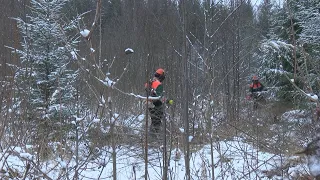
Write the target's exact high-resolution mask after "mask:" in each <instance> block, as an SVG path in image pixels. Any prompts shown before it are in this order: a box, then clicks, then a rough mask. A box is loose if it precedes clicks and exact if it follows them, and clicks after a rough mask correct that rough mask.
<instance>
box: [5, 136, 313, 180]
mask: <svg viewBox="0 0 320 180" xmlns="http://www.w3.org/2000/svg"><path fill="white" fill-rule="evenodd" d="M213 147H214V151H213V154H214V158H213V159H214V174H213V173H212V171H211V170H212V168H211V165H212V162H211V153H210V152H211V151H210V145H205V146H202V147H199V148H198V150H192V154H191V159H190V165H191V175H192V178H193V179H201V180H206V179H208V180H209V179H213V178H212V176H214V179H224V180H226V179H269V178H268V177H267V176H268V175H270V174H268V173H269V172H272V171H273V170H274V169H277V167H283V166H285V164H286V163H287V162H289V161H290V159H294V158H295V157H285V156H284V155H276V154H271V153H266V152H262V151H259V150H257V149H256V148H254V147H253V145H251V144H248V143H245V142H244V141H243V140H242V139H240V138H236V139H233V140H229V141H220V142H218V143H214V146H213ZM110 149H111V148H109V147H104V148H101V149H100V150H99V151H100V152H99V153H97V155H95V156H92V157H91V158H89V159H88V161H87V163H86V165H84V166H82V167H81V168H80V169H79V173H80V175H79V179H88V180H89V179H112V172H113V171H112V167H113V166H112V158H111V157H112V156H111V153H110ZM9 152H10V153H9ZM82 152H85V151H82ZM116 152H117V179H119V180H128V179H144V174H145V162H144V153H143V149H142V147H132V146H131V147H126V146H122V147H118V148H117V150H116ZM180 154H181V156H180V157H179V155H180ZM1 155H2V156H1V157H6V158H1V164H3V165H4V167H2V169H4V170H6V172H8V169H9V168H11V170H14V171H17V172H20V174H23V172H24V171H25V169H26V168H25V167H26V162H27V160H31V161H33V162H35V159H34V157H33V156H32V155H31V154H29V153H28V152H25V151H24V150H22V149H21V148H17V147H15V148H13V149H11V150H10V151H7V152H2V153H1ZM81 157H82V158H83V159H81V160H84V159H85V158H87V157H86V154H85V153H84V154H83V155H82V156H81ZM148 160H149V163H148V175H149V178H148V179H151V180H157V179H161V177H162V174H163V169H162V166H163V164H162V163H163V161H162V150H161V149H160V148H149V155H148ZM4 161H6V163H4ZM74 165H75V161H74V159H72V160H71V161H66V160H62V159H60V158H59V157H58V158H56V160H54V161H52V160H51V161H48V162H46V163H42V166H41V171H42V172H43V173H44V174H46V175H48V177H50V178H52V179H61V177H59V175H61V174H65V175H66V174H67V175H68V176H69V177H70V178H71V179H72V177H73V176H74V168H73V167H74ZM32 166H33V164H31V167H32ZM31 169H32V168H31ZM307 169H308V168H307V167H306V165H305V164H299V165H292V166H291V167H288V168H287V169H286V172H282V174H278V176H272V179H292V178H294V176H297V175H299V174H308V170H307ZM62 172H64V173H62ZM280 172H281V171H280ZM168 174H169V176H170V178H169V179H173V180H182V179H184V176H185V165H184V157H183V153H182V150H180V149H177V148H175V149H173V150H172V151H171V158H170V163H169V173H168ZM3 175H7V176H9V175H8V173H5V174H2V177H3ZM40 175H41V173H40ZM28 177H29V176H28ZM27 179H28V178H27ZM29 179H31V178H29ZM62 179H66V178H62Z"/></svg>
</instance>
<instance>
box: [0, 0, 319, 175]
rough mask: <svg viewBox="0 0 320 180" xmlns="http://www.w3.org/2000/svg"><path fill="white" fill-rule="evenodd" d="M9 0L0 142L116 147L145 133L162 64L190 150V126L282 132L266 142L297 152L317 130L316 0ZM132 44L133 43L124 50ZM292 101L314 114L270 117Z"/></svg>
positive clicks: (171, 114) (41, 151) (249, 133)
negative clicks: (142, 121)
mask: <svg viewBox="0 0 320 180" xmlns="http://www.w3.org/2000/svg"><path fill="white" fill-rule="evenodd" d="M1 4H2V6H1V7H0V14H1V25H0V32H1V34H0V36H1V37H0V47H1V49H0V52H1V53H0V81H1V87H0V89H1V94H0V99H1V100H0V110H1V112H0V113H1V114H0V117H1V121H0V124H1V129H0V138H1V147H2V148H5V147H7V146H12V145H14V146H19V147H25V146H26V145H33V146H34V147H35V150H34V151H35V152H37V153H36V156H37V163H40V162H41V160H43V159H48V158H49V157H50V155H51V154H52V153H54V152H55V151H56V148H57V147H56V144H55V145H53V144H52V143H54V142H58V144H59V147H60V146H61V147H63V149H64V150H63V152H59V153H62V154H67V153H66V152H67V150H66V149H68V150H70V151H72V152H73V153H74V154H76V156H77V159H76V162H77V164H80V162H79V161H80V160H79V159H78V156H79V151H80V150H79V149H78V147H79V144H81V143H83V142H90V143H88V144H90V145H88V147H89V148H91V149H93V150H94V148H95V147H101V146H104V145H111V146H112V147H113V148H114V149H116V147H117V145H119V144H122V143H124V144H128V143H129V144H130V143H132V142H136V141H138V140H137V139H139V138H137V137H134V136H133V135H132V134H130V133H132V132H133V131H138V132H139V133H138V134H139V136H140V138H141V137H144V133H143V128H140V129H139V128H137V127H135V123H136V121H137V117H140V115H145V117H146V118H148V115H147V114H148V112H147V111H146V108H145V103H144V100H143V99H142V98H139V97H140V96H137V95H142V96H144V95H145V90H144V83H145V82H147V81H148V80H149V79H150V78H151V77H152V76H153V73H154V71H155V70H156V69H157V68H160V67H161V68H163V69H165V72H166V79H165V81H164V89H165V97H166V98H168V99H173V100H174V104H173V105H171V106H169V107H167V109H166V114H167V116H166V119H167V121H166V122H169V123H168V124H167V126H168V127H170V128H172V129H174V131H170V132H171V133H172V134H174V135H172V134H171V135H172V136H171V138H172V139H170V142H172V143H177V141H178V142H179V143H182V144H183V145H184V153H185V154H189V153H190V151H192V147H193V145H194V144H192V143H191V144H189V141H188V138H189V137H190V136H192V137H194V139H195V140H194V141H193V143H195V144H206V143H210V142H211V144H212V143H213V141H215V139H221V138H227V137H234V136H245V137H246V138H248V139H251V141H257V144H260V143H261V144H262V145H264V143H266V142H260V141H263V140H261V139H267V137H265V136H268V135H272V134H277V137H276V139H277V141H276V143H278V145H279V144H280V145H279V146H277V147H274V148H279V149H272V150H271V148H270V147H269V148H268V149H266V151H272V152H275V151H280V150H281V152H282V151H285V150H284V149H286V150H288V151H289V152H292V151H295V150H297V149H299V147H302V146H303V145H304V144H305V143H306V142H308V141H310V140H311V139H313V137H315V136H316V135H317V131H318V125H317V124H318V121H319V116H320V109H319V107H318V99H317V95H318V93H319V90H320V84H319V82H320V79H319V78H320V76H319V70H320V66H319V63H318V62H319V58H320V57H319V56H320V54H319V50H320V49H319V48H320V46H319V43H320V31H319V29H320V3H319V1H318V0H294V1H293V0H287V1H272V0H264V1H262V2H260V1H256V0H220V1H219V0H203V1H199V0H180V1H174V0H149V1H146V0H52V1H44V0H2V1H1ZM127 48H131V49H132V50H133V51H134V53H132V54H126V53H125V49H127ZM253 75H257V76H258V77H259V78H260V81H261V82H262V83H263V84H264V85H265V86H266V88H267V92H266V93H265V101H264V102H263V104H262V105H261V107H260V108H258V109H254V110H253V109H252V101H250V100H249V99H246V97H247V95H248V94H249V91H248V89H249V84H250V83H251V77H252V76H253ZM291 110H298V111H299V113H300V114H299V116H303V118H305V119H310V120H311V122H310V123H309V124H307V125H305V124H304V125H301V124H299V125H296V126H294V127H292V128H291V129H290V128H289V129H286V130H283V129H282V130H281V133H280V132H278V130H279V129H277V132H274V131H272V130H270V129H269V126H271V125H274V124H275V123H276V124H277V123H279V124H281V122H282V120H283V115H284V114H285V113H287V112H288V111H291ZM301 112H303V113H302V115H301ZM257 116H258V120H259V119H260V120H262V122H260V123H266V124H264V125H263V126H262V127H261V126H259V127H257V124H258V123H257V121H256V120H257ZM130 118H131V119H132V121H129V123H128V121H123V120H124V119H130ZM138 119H139V118H138ZM281 125H283V124H281ZM279 126H280V125H279ZM283 126H286V125H283ZM290 127H291V126H290ZM179 128H180V129H181V128H183V129H184V131H183V132H181V131H179ZM258 128H261V129H258ZM266 129H267V130H270V131H271V132H265V131H267V130H266ZM273 130H274V129H273ZM262 132H263V134H264V135H261V134H260V133H262ZM289 132H295V133H294V135H295V140H294V142H293V140H292V142H291V140H288V141H287V139H290V138H291V135H292V133H289ZM258 135H259V136H262V137H259V138H257V136H258ZM173 136H174V137H173ZM44 137H46V138H44ZM77 137H78V138H77ZM273 138H275V137H273ZM177 139H179V140H177ZM289 141H290V142H289ZM70 142H71V143H70ZM268 143H270V142H268ZM262 145H261V146H262ZM190 146H191V150H190ZM75 147H76V148H75ZM264 148H266V147H264ZM61 151H62V150H61ZM113 152H114V153H115V151H113ZM186 158H189V157H188V156H187V155H186ZM186 169H187V171H186V174H188V173H190V172H189V171H188V165H187V164H186ZM189 176H190V175H189ZM74 177H77V173H76V174H75V176H74ZM114 177H115V176H114ZM186 177H188V175H186Z"/></svg>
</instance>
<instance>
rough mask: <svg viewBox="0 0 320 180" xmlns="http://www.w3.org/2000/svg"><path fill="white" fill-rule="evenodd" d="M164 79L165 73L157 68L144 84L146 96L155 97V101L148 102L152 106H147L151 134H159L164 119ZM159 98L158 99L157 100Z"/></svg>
mask: <svg viewBox="0 0 320 180" xmlns="http://www.w3.org/2000/svg"><path fill="white" fill-rule="evenodd" d="M164 79H165V72H164V70H163V69H161V68H159V69H157V70H156V72H155V74H154V77H153V79H152V80H150V81H149V82H148V83H146V84H145V89H146V91H147V95H148V96H151V97H157V99H152V98H150V99H151V100H149V101H150V102H152V104H151V105H150V106H149V112H150V116H151V126H150V131H151V132H152V133H159V132H160V128H161V124H162V119H163V118H164V106H163V102H162V98H161V97H162V96H163V85H162V81H163V80H164ZM158 97H159V98H158Z"/></svg>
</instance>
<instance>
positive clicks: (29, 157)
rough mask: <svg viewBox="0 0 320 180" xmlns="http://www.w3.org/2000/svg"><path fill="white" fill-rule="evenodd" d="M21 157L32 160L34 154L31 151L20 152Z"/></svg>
mask: <svg viewBox="0 0 320 180" xmlns="http://www.w3.org/2000/svg"><path fill="white" fill-rule="evenodd" d="M20 157H22V158H25V159H28V160H32V159H33V156H32V155H31V154H29V153H20Z"/></svg>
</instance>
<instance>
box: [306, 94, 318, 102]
mask: <svg viewBox="0 0 320 180" xmlns="http://www.w3.org/2000/svg"><path fill="white" fill-rule="evenodd" d="M306 95H307V96H308V97H309V98H310V99H311V100H313V101H318V96H317V95H316V94H306Z"/></svg>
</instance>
